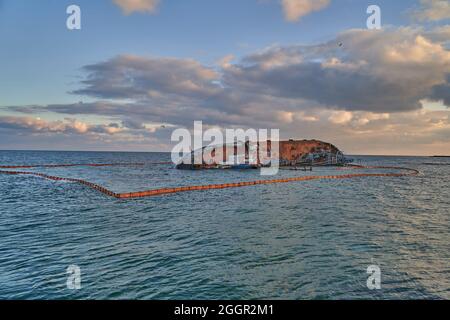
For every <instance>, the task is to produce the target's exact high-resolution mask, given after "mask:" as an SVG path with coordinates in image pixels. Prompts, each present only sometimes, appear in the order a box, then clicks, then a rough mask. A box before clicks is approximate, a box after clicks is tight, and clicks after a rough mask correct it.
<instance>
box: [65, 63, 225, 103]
mask: <svg viewBox="0 0 450 320" xmlns="http://www.w3.org/2000/svg"><path fill="white" fill-rule="evenodd" d="M84 70H85V71H87V72H88V77H87V79H86V80H84V81H83V82H82V83H83V84H84V85H85V87H84V88H82V89H79V90H76V91H74V93H76V94H80V95H89V96H93V97H97V98H107V99H110V98H111V99H117V98H120V99H137V100H142V99H151V98H158V97H160V95H170V94H173V95H183V96H186V97H197V96H199V95H200V96H208V95H212V94H214V93H215V92H217V90H218V89H219V88H218V85H217V84H214V80H217V78H218V75H217V73H216V72H215V71H214V70H213V69H211V68H207V67H205V66H202V65H201V64H200V63H198V62H197V61H194V60H188V59H186V60H184V59H174V58H142V57H137V56H132V55H122V56H118V57H116V58H113V59H111V60H109V61H106V62H101V63H98V64H94V65H89V66H86V67H84Z"/></svg>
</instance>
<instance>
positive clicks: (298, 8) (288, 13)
mask: <svg viewBox="0 0 450 320" xmlns="http://www.w3.org/2000/svg"><path fill="white" fill-rule="evenodd" d="M281 4H282V6H283V11H284V17H285V19H286V20H287V21H290V22H295V21H298V20H299V19H300V18H301V17H303V16H306V15H308V14H310V13H311V12H313V11H319V10H322V9H324V8H326V7H328V5H329V4H330V0H282V2H281Z"/></svg>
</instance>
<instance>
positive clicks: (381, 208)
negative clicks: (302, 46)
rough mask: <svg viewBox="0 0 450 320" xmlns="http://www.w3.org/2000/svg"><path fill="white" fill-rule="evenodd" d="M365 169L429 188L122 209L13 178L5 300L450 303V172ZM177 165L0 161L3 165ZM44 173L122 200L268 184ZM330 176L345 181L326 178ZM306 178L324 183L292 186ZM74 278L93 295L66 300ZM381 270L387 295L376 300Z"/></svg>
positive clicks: (152, 171)
mask: <svg viewBox="0 0 450 320" xmlns="http://www.w3.org/2000/svg"><path fill="white" fill-rule="evenodd" d="M355 158H356V159H357V160H358V161H360V162H361V163H364V164H374V165H401V166H408V167H412V168H416V169H419V170H420V171H421V175H420V176H418V177H401V178H391V177H387V178H357V179H350V180H329V181H326V180H317V181H308V182H298V183H295V182H294V183H289V184H278V185H260V186H253V187H246V188H237V189H224V190H212V191H204V192H187V193H180V194H174V195H167V196H161V197H154V198H142V199H137V200H116V199H112V198H108V197H106V196H104V195H102V194H100V193H96V192H94V191H93V190H90V189H87V188H85V187H83V186H81V185H77V184H74V183H67V182H53V181H46V180H42V179H38V178H32V177H25V176H9V175H1V174H0V298H3V299H5V298H6V299H80V298H87V299H125V298H127V299H266V298H276V299H278V298H283V299H354V298H356V299H416V298H419V299H421V298H427V299H430V298H434V299H449V298H450V276H449V275H450V263H449V262H450V253H449V252H450V251H449V247H450V246H449V244H450V237H449V234H450V232H449V231H450V221H449V220H450V219H449V215H450V197H449V196H450V192H449V189H450V185H449V181H450V159H449V158H426V157H355ZM169 159H170V155H169V154H163V153H95V152H31V151H28V152H20V151H0V165H8V164H38V163H89V162H97V163H105V162H108V163H110V162H146V163H150V162H158V161H167V160H169ZM35 170H37V171H39V172H46V173H51V174H55V175H60V176H65V177H76V178H84V179H87V180H89V181H91V182H96V183H99V184H102V185H104V186H106V187H108V188H110V189H111V190H113V191H116V192H124V191H138V190H145V189H151V188H158V187H163V186H179V185H189V184H207V183H221V182H222V183H223V182H229V181H230V182H231V181H243V180H254V179H259V178H260V176H259V174H258V171H195V172H194V171H179V170H175V169H173V168H172V167H171V166H167V165H165V166H164V165H159V166H152V165H145V166H143V167H106V168H86V167H77V168H55V169H35ZM330 173H333V174H340V173H342V172H337V171H336V169H333V168H319V169H315V170H314V171H313V173H312V174H314V175H322V174H323V175H326V174H330ZM345 173H347V172H345ZM302 174H311V173H304V172H291V171H282V172H280V174H279V176H295V175H302ZM72 264H75V265H78V266H79V267H80V268H81V289H80V290H69V289H68V288H67V286H66V280H67V274H66V268H67V267H68V266H69V265H72ZM374 264H375V265H378V266H379V267H380V269H381V281H382V283H381V289H380V290H369V289H368V288H367V286H366V280H367V277H368V274H367V273H366V269H367V267H368V266H369V265H374Z"/></svg>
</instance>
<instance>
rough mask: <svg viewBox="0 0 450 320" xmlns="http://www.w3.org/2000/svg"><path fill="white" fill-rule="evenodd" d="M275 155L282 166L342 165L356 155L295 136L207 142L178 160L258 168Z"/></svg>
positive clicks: (191, 165)
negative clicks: (348, 154) (281, 138)
mask: <svg viewBox="0 0 450 320" xmlns="http://www.w3.org/2000/svg"><path fill="white" fill-rule="evenodd" d="M274 159H276V161H278V165H279V166H280V167H290V168H297V167H306V166H309V167H313V166H342V165H345V164H347V163H349V162H352V159H350V158H347V157H346V156H344V153H343V152H342V151H340V150H339V149H338V148H337V147H336V146H334V145H333V144H331V143H328V142H323V141H319V140H294V139H290V140H287V141H279V142H278V143H273V142H272V141H270V140H268V141H266V142H265V143H260V142H250V141H245V142H235V143H233V144H223V145H213V146H206V147H203V148H201V149H198V150H194V151H192V152H191V153H190V154H188V155H187V156H185V157H183V158H182V159H181V161H179V163H177V165H176V168H177V169H191V170H195V169H257V168H260V167H265V166H270V165H271V163H273V161H274Z"/></svg>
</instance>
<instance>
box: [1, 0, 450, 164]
mask: <svg viewBox="0 0 450 320" xmlns="http://www.w3.org/2000/svg"><path fill="white" fill-rule="evenodd" d="M71 4H77V5H78V6H79V7H80V8H81V27H82V28H81V30H72V31H70V30H68V29H67V28H66V19H67V17H68V15H67V14H66V8H67V6H69V5H71ZM370 4H377V5H378V6H379V7H380V8H381V14H382V29H381V30H368V29H367V27H366V19H367V17H368V14H367V13H366V9H367V7H368V6H369V5H370ZM449 24H450V1H448V0H396V1H392V0H377V1H365V0H246V1H242V0H189V1H179V0H96V1H92V0H90V1H88V0H71V1H65V0H61V1H51V0H40V1H31V0H0V137H1V139H0V149H33V150H39V149H43V150H123V151H169V150H170V149H171V147H172V146H173V143H171V141H170V135H171V133H172V131H173V130H174V129H176V128H179V127H186V128H188V129H191V128H192V127H193V121H194V120H202V121H203V123H204V125H205V126H207V127H218V128H237V127H239V128H279V129H280V134H281V136H282V138H296V139H304V138H307V139H309V138H316V139H321V140H326V141H329V142H332V143H334V144H336V145H337V146H338V147H340V148H341V149H342V150H344V151H345V152H346V153H350V154H387V155H433V154H450V120H449V116H450V109H449V106H450V25H449Z"/></svg>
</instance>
